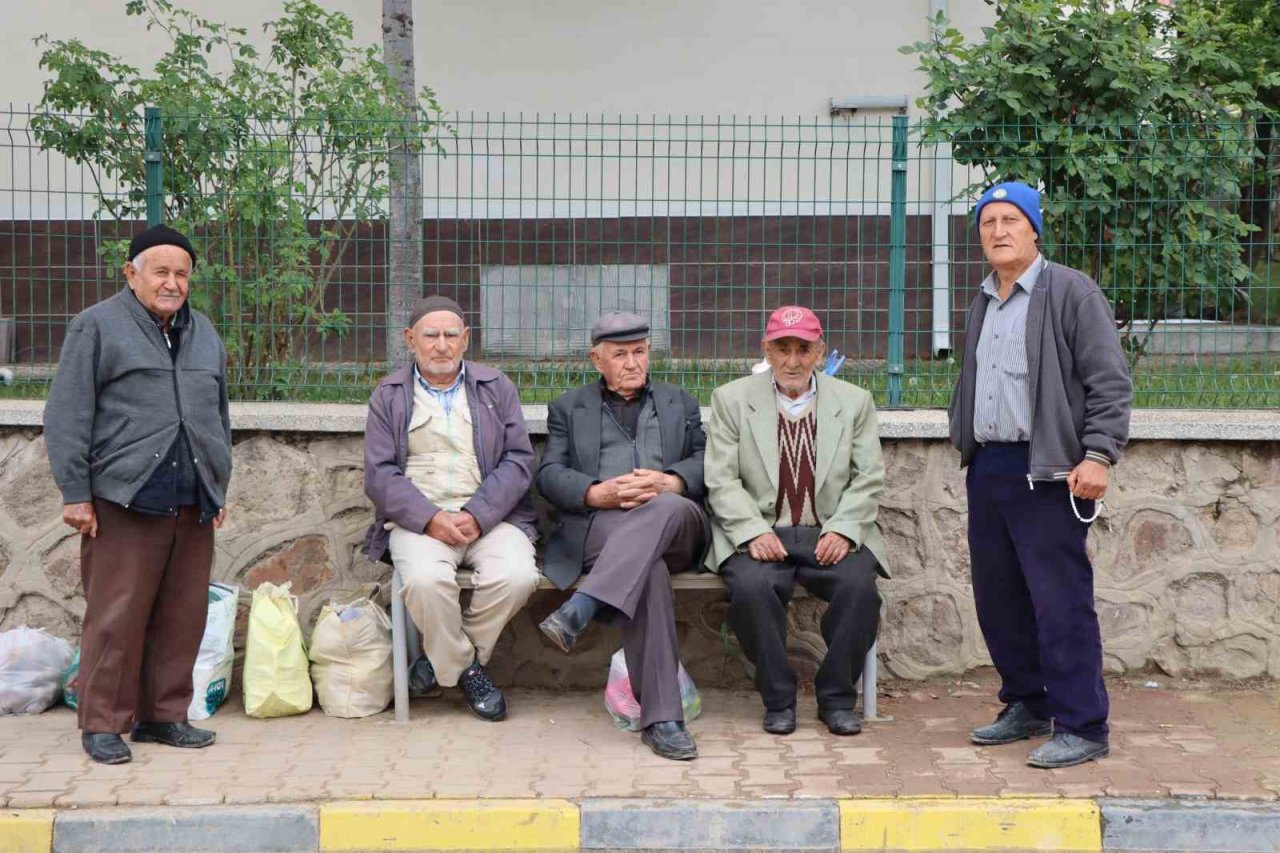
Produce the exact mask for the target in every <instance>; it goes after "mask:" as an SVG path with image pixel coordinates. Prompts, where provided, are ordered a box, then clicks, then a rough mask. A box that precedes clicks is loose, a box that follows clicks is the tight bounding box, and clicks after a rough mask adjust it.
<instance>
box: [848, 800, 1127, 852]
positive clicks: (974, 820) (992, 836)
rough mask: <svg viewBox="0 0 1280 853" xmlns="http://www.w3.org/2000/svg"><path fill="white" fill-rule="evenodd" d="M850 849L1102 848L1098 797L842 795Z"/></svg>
mask: <svg viewBox="0 0 1280 853" xmlns="http://www.w3.org/2000/svg"><path fill="white" fill-rule="evenodd" d="M840 843H841V846H842V847H843V848H844V849H845V850H1073V851H1097V850H1101V849H1102V833H1101V829H1100V824H1099V820H1098V806H1097V804H1096V803H1094V802H1093V801H1092V800H1054V799H1024V800H1019V799H1007V800H1006V799H933V800H922V799H916V800H841V801H840Z"/></svg>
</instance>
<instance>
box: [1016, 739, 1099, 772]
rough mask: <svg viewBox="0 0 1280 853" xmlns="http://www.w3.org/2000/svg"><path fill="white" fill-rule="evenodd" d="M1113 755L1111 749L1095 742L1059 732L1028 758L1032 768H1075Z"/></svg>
mask: <svg viewBox="0 0 1280 853" xmlns="http://www.w3.org/2000/svg"><path fill="white" fill-rule="evenodd" d="M1110 754H1111V747H1109V746H1107V744H1105V743H1098V742H1097V741H1094V740H1085V739H1084V738H1082V737H1080V736H1079V735H1073V734H1070V733H1069V732H1059V733H1058V734H1056V735H1054V736H1053V739H1052V740H1050V741H1049V742H1048V743H1042V744H1040V745H1039V746H1037V747H1036V748H1035V749H1033V750H1031V754H1030V755H1028V756H1027V763H1028V764H1030V765H1031V766H1032V767H1044V768H1047V769H1052V768H1054V767H1074V766H1075V765H1077V764H1084V763H1085V762H1086V761H1094V760H1095V759H1098V758H1105V757H1106V756H1108V755H1110Z"/></svg>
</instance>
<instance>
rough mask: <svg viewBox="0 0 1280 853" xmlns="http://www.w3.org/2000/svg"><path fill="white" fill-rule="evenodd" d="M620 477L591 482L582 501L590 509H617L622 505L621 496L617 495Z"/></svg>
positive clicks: (619, 488) (619, 487)
mask: <svg viewBox="0 0 1280 853" xmlns="http://www.w3.org/2000/svg"><path fill="white" fill-rule="evenodd" d="M620 479H622V478H621V477H614V478H612V479H610V480H602V481H601V482H599V483H594V484H592V485H591V486H590V487H589V488H588V489H587V493H586V494H585V495H584V496H583V498H582V502H583V503H585V504H586V505H587V506H588V507H590V508H591V509H617V508H618V507H620V506H622V498H620V497H619V496H618V492H619V491H620V490H621V488H622V487H621V486H620V485H619V484H618V481H619V480H620Z"/></svg>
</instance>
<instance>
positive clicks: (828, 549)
mask: <svg viewBox="0 0 1280 853" xmlns="http://www.w3.org/2000/svg"><path fill="white" fill-rule="evenodd" d="M852 545H853V543H851V542H850V541H849V540H848V539H845V538H844V536H842V535H841V534H839V533H836V532H834V531H832V532H831V533H824V534H822V537H821V538H819V539H818V547H817V548H814V549H813V555H814V556H815V557H817V559H818V565H819V566H834V565H835V564H836V563H838V562H840V561H841V560H843V559H844V558H845V557H847V556H849V548H850V547H852Z"/></svg>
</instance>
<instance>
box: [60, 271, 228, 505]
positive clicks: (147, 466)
mask: <svg viewBox="0 0 1280 853" xmlns="http://www.w3.org/2000/svg"><path fill="white" fill-rule="evenodd" d="M226 367H227V353H226V350H225V349H224V348H223V346H222V341H221V339H219V338H218V333H217V332H215V331H214V328H213V324H212V323H210V322H209V320H208V318H207V317H205V316H204V315H203V314H201V313H200V312H198V311H192V312H191V324H190V326H188V328H187V329H186V331H185V332H184V333H183V336H182V344H181V346H180V347H179V348H178V360H177V362H176V363H175V362H174V360H173V359H172V358H171V357H170V355H169V347H168V345H167V344H166V343H165V341H164V335H163V334H161V332H160V329H159V328H158V327H157V326H156V324H155V322H154V321H153V320H152V319H151V315H150V314H148V313H147V309H146V308H144V307H143V306H142V303H141V302H139V301H138V300H137V297H135V296H134V295H133V291H131V290H129V289H128V288H125V289H123V290H121V291H120V292H119V293H117V294H116V295H115V296H112V297H111V298H110V299H105V300H103V301H102V302H99V303H98V304H97V305H94V306H92V307H90V308H87V309H85V310H84V311H82V312H80V313H79V314H77V315H76V316H75V317H74V318H73V319H72V321H71V323H70V325H68V326H67V337H66V340H65V341H64V342H63V344H62V355H61V357H60V358H59V360H58V373H57V375H56V376H54V379H53V385H52V387H50V389H49V399H48V401H47V402H46V403H45V407H44V437H45V444H46V445H47V446H48V449H49V465H50V467H51V468H52V469H53V478H54V480H55V481H57V484H58V488H59V489H60V490H61V491H62V500H63V502H64V503H69V504H72V503H85V502H87V501H89V500H92V499H93V498H95V497H96V498H102V499H104V500H108V501H111V502H112V503H117V504H120V505H121V506H128V505H129V503H130V502H131V501H132V500H133V496H134V495H135V494H137V492H138V490H139V489H140V488H142V486H143V484H145V483H146V482H147V480H148V478H150V477H151V474H152V472H154V471H155V469H156V466H157V465H159V464H160V463H161V462H162V461H163V460H164V456H165V454H166V453H168V451H169V448H170V447H171V446H172V445H173V442H174V439H176V438H177V437H178V430H179V429H185V430H186V433H187V440H188V441H189V442H190V444H191V451H192V455H193V456H194V457H195V466H196V473H197V474H198V475H199V477H200V482H201V483H202V484H203V485H204V487H205V488H206V489H207V490H208V493H209V497H210V499H212V500H213V502H214V504H215V505H216V506H218V507H222V506H225V505H226V493H227V483H228V482H229V481H230V479H231V414H230V406H229V404H228V401H227V380H226Z"/></svg>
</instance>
